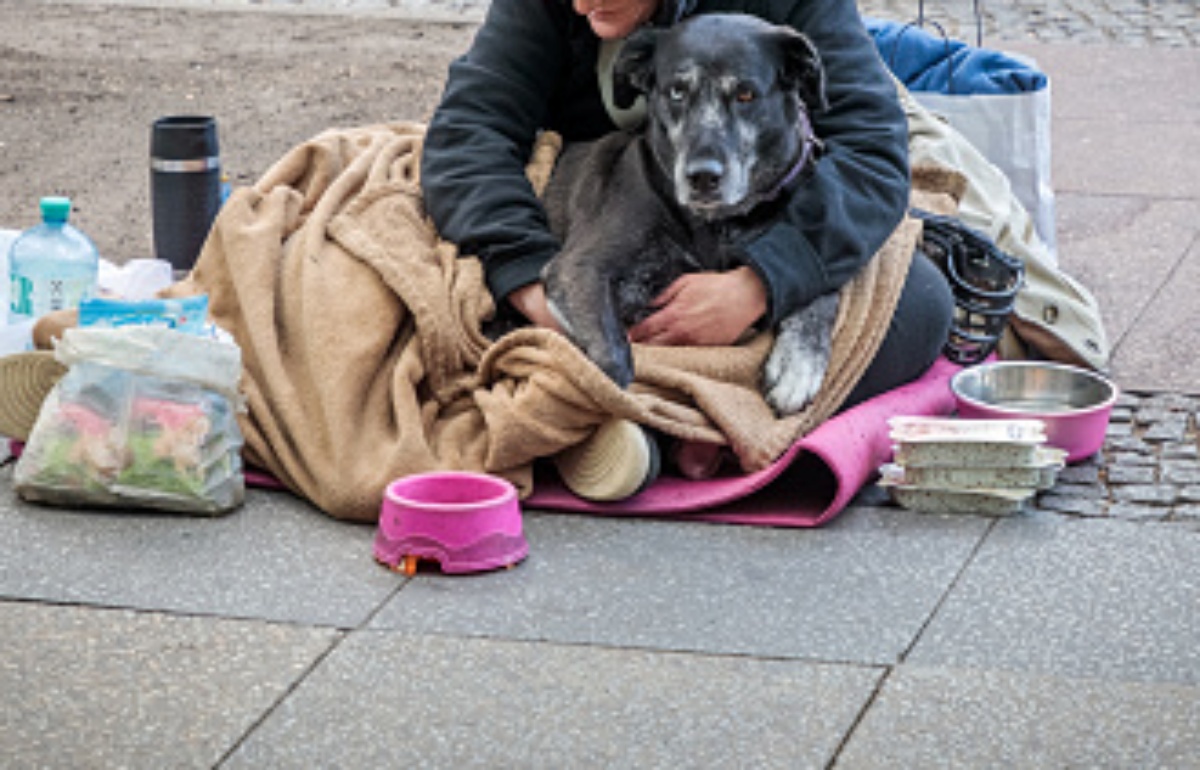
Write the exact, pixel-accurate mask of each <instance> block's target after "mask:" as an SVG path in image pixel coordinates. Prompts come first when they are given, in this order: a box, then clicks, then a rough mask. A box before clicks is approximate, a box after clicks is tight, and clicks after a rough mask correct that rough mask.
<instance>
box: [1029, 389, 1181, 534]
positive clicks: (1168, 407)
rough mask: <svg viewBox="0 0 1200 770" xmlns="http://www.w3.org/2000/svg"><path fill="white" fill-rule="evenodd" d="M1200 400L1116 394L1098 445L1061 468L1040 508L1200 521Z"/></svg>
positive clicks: (1116, 516) (1089, 514)
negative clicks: (1094, 452)
mask: <svg viewBox="0 0 1200 770" xmlns="http://www.w3.org/2000/svg"><path fill="white" fill-rule="evenodd" d="M1198 421H1200V398H1195V397H1192V396H1184V395H1180V394H1176V393H1153V394H1145V393H1143V394H1137V393H1125V394H1122V395H1121V397H1120V400H1119V401H1118V402H1117V405H1116V407H1115V408H1114V409H1113V415H1112V421H1111V424H1110V425H1109V430H1108V437H1107V438H1106V440H1105V445H1104V450H1103V451H1102V452H1101V453H1100V454H1098V455H1097V456H1096V457H1094V458H1092V459H1091V460H1088V461H1086V462H1083V463H1080V464H1078V465H1074V466H1070V467H1068V468H1066V469H1064V470H1063V471H1062V472H1061V473H1060V474H1059V477H1058V483H1057V484H1056V485H1055V487H1054V488H1053V489H1052V490H1050V491H1048V492H1045V493H1043V494H1042V495H1040V496H1039V498H1038V500H1037V506H1038V507H1039V508H1041V509H1043V510H1050V511H1056V512H1058V513H1062V514H1065V515H1072V516H1081V517H1088V518H1093V517H1109V518H1114V519H1126V520H1141V521H1182V522H1191V523H1200V450H1198V449H1197V443H1198V435H1197V425H1198Z"/></svg>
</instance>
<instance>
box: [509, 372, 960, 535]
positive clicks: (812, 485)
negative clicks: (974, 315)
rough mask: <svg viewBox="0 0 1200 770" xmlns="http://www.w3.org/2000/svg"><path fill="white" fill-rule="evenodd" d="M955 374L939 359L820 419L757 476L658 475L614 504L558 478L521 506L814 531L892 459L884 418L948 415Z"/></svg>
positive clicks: (540, 482)
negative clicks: (903, 381)
mask: <svg viewBox="0 0 1200 770" xmlns="http://www.w3.org/2000/svg"><path fill="white" fill-rule="evenodd" d="M959 369H960V367H959V366H958V365H956V364H953V363H951V362H950V361H947V360H946V359H944V358H939V359H938V360H937V361H936V362H935V363H934V365H933V366H932V367H930V369H929V371H927V372H926V373H925V374H924V375H923V376H922V377H921V378H920V379H918V380H915V381H913V382H910V383H908V384H907V385H903V386H901V387H899V388H896V389H894V390H891V391H888V392H887V393H884V394H882V395H880V396H876V397H875V398H873V399H871V400H869V401H864V402H863V403H861V404H859V405H858V406H856V407H853V408H852V409H847V410H846V411H844V412H842V413H841V414H839V415H837V416H835V417H833V418H831V419H829V420H827V421H826V422H825V423H824V424H822V425H821V426H820V427H819V428H817V429H816V430H814V431H813V432H812V433H810V434H808V435H807V436H805V437H804V438H802V439H800V440H799V441H797V442H796V443H795V444H793V445H792V446H791V447H790V448H789V449H788V450H787V451H786V452H784V453H783V455H782V456H781V457H780V458H779V459H778V460H776V461H775V462H774V463H772V464H771V465H770V466H768V467H766V468H764V469H763V470H761V471H758V472H756V473H750V474H742V475H727V476H717V477H714V478H711V479H703V480H691V479H685V478H682V477H672V476H663V477H661V478H660V479H659V480H658V481H656V482H655V483H654V484H652V485H651V486H650V487H649V488H648V489H646V490H645V491H644V492H642V493H641V494H639V495H637V496H636V497H633V498H630V499H629V500H623V501H621V502H617V503H592V502H588V501H587V500H581V499H580V498H578V497H576V496H575V495H573V494H571V492H569V491H568V490H567V489H566V488H565V487H564V486H562V484H561V483H560V482H559V481H558V479H557V478H555V477H549V478H545V479H542V478H539V479H538V481H537V484H536V485H535V489H534V493H533V495H532V496H530V498H529V499H527V500H526V501H525V503H524V504H525V507H526V509H533V508H545V509H553V510H558V511H568V512H575V513H595V514H605V515H612V516H656V517H679V518H686V519H694V520H698V521H711V522H720V523H726V524H756V525H760V526H772V527H816V526H819V525H821V524H824V523H825V522H827V521H829V520H830V519H832V518H833V517H834V516H836V515H838V514H839V513H841V512H842V510H843V509H844V508H845V507H846V505H847V504H848V503H849V502H850V500H851V499H853V497H854V495H856V494H857V493H858V491H859V490H860V489H862V487H863V486H864V485H865V484H866V483H867V482H868V481H870V480H871V479H872V478H873V477H874V476H875V473H876V471H877V470H878V468H879V466H880V465H882V464H883V463H885V462H887V461H888V460H890V459H891V457H892V442H891V440H890V439H889V438H888V424H887V421H888V419H889V418H890V417H894V416H896V415H922V416H941V415H948V414H950V413H951V412H953V411H954V397H953V395H952V394H951V392H950V378H951V377H952V376H953V375H954V373H955V372H957V371H958V370H959Z"/></svg>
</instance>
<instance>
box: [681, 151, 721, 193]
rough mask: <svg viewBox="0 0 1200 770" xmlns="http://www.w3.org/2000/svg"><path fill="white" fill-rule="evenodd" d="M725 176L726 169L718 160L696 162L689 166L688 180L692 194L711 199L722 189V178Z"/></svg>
mask: <svg viewBox="0 0 1200 770" xmlns="http://www.w3.org/2000/svg"><path fill="white" fill-rule="evenodd" d="M724 175H725V167H724V166H722V165H721V163H720V162H719V161H716V160H696V161H692V162H691V163H689V164H688V167H687V180H688V185H689V186H690V187H691V188H692V192H693V193H694V194H696V195H700V196H703V197H711V196H712V195H714V194H716V192H717V191H718V190H719V189H720V187H721V177H723V176H724Z"/></svg>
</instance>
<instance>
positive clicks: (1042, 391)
mask: <svg viewBox="0 0 1200 770" xmlns="http://www.w3.org/2000/svg"><path fill="white" fill-rule="evenodd" d="M950 389H951V390H952V391H953V392H954V398H955V400H956V401H957V403H958V412H959V414H960V415H961V416H963V417H968V418H971V417H974V418H987V419H997V418H1000V419H1003V418H1034V419H1040V420H1042V421H1044V422H1045V423H1046V437H1047V443H1049V444H1050V445H1051V446H1056V447H1059V448H1061V449H1065V450H1066V451H1067V460H1068V461H1069V462H1074V461H1076V460H1080V459H1083V458H1085V457H1088V456H1090V455H1092V454H1095V453H1096V452H1097V451H1098V450H1099V449H1100V447H1101V446H1102V445H1103V444H1104V436H1105V434H1106V433H1107V431H1108V421H1109V418H1110V417H1111V415H1112V408H1113V404H1115V403H1116V400H1117V395H1118V392H1119V391H1118V389H1117V386H1116V385H1115V384H1114V383H1113V382H1112V381H1111V380H1109V379H1107V378H1106V377H1104V376H1103V375H1100V374H1098V373H1096V372H1093V371H1089V370H1087V369H1081V368H1079V367H1076V366H1068V365H1066V364H1056V363H1049V362H1044V361H998V362H995V363H987V364H979V365H978V366H973V367H971V368H969V369H963V370H962V371H961V372H959V373H958V374H956V375H954V377H953V378H952V379H951V380H950Z"/></svg>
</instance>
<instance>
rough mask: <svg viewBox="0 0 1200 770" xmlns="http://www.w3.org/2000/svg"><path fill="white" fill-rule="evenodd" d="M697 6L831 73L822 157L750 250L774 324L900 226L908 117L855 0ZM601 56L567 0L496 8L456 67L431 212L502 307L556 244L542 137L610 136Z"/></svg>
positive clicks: (438, 121) (431, 153) (722, 1)
mask: <svg viewBox="0 0 1200 770" xmlns="http://www.w3.org/2000/svg"><path fill="white" fill-rule="evenodd" d="M679 5H680V3H679V2H672V0H665V2H664V8H663V9H662V10H661V12H660V13H659V15H658V17H656V21H657V22H658V23H670V21H671V17H672V16H674V15H676V13H677V11H676V9H677V7H678V6H679ZM683 5H684V6H685V8H686V7H687V6H691V5H693V2H692V0H684V2H683ZM694 5H695V8H694V9H692V10H691V11H690V12H691V13H694V14H700V13H713V12H734V13H749V14H753V15H755V16H759V17H761V18H763V19H765V20H767V21H771V22H774V23H778V24H789V25H791V26H792V27H794V28H796V29H798V30H800V31H801V32H803V33H804V34H806V35H807V36H808V37H809V38H810V39H811V40H812V42H813V44H814V45H815V46H816V48H817V51H818V52H819V54H820V55H821V58H822V61H823V62H824V65H825V70H826V78H827V96H828V99H829V105H830V106H829V109H828V110H827V111H824V112H821V113H818V114H816V115H814V116H813V125H814V129H815V132H816V134H817V136H818V137H820V138H821V140H822V141H823V142H824V143H825V153H824V155H823V157H822V158H821V160H820V162H819V164H818V165H817V168H816V171H815V173H814V174H813V175H812V176H810V177H808V178H807V179H806V180H805V181H804V182H803V184H802V185H801V186H800V187H799V188H798V189H797V190H796V192H795V193H794V194H793V197H792V200H791V201H790V202H789V205H788V214H787V218H786V219H785V221H782V222H780V223H778V224H777V225H775V226H773V227H772V228H771V229H769V230H767V231H766V232H765V233H764V234H763V235H761V236H760V237H758V238H757V239H755V240H754V241H751V242H748V243H746V244H743V247H742V251H743V259H744V261H745V262H746V264H748V265H750V266H751V267H752V268H753V269H755V270H756V271H757V273H758V274H759V276H760V277H761V278H762V279H763V281H764V283H765V284H766V286H767V290H768V300H769V311H768V314H769V318H768V319H767V320H768V321H769V322H774V321H776V320H778V319H779V318H781V317H783V316H785V315H787V314H788V313H790V312H791V311H792V310H795V309H796V308H798V307H801V306H803V305H804V304H805V303H807V302H808V301H809V300H811V299H812V298H813V297H815V296H817V295H819V294H823V293H825V292H828V291H831V290H835V289H837V288H838V287H840V286H841V285H842V284H843V283H845V282H846V281H847V280H849V279H850V278H851V277H852V276H853V275H854V274H855V273H856V272H857V271H858V269H859V267H861V266H862V265H863V264H864V263H865V262H866V261H867V260H868V259H869V258H870V257H871V256H872V255H873V254H874V253H875V252H876V250H878V248H879V247H880V246H881V245H882V244H883V242H884V241H885V240H886V239H887V237H888V236H889V235H890V234H891V232H892V230H893V229H894V228H895V227H896V225H897V223H898V222H899V221H900V218H901V216H902V215H903V213H904V211H905V208H906V206H907V204H908V190H909V178H908V158H907V138H908V137H907V125H906V122H905V117H904V113H903V111H902V110H901V108H900V105H899V103H898V102H897V98H896V90H895V87H894V85H893V83H892V81H891V79H890V77H889V75H888V74H887V70H886V68H885V67H884V65H883V63H882V62H881V61H880V59H879V55H878V53H877V52H876V49H875V46H874V44H873V43H872V41H871V39H870V37H869V36H868V35H867V33H866V31H865V29H864V28H863V24H862V21H861V20H860V18H859V16H858V11H857V8H856V5H855V2H854V0H695V2H694ZM598 50H599V41H598V40H597V38H596V36H595V35H594V34H593V33H592V31H591V29H590V27H589V26H588V23H587V20H586V19H585V18H584V17H582V16H579V15H578V14H576V13H575V12H574V11H573V10H572V9H571V4H570V2H569V0H492V3H491V6H490V9H489V11H488V14H487V17H486V19H485V21H484V23H483V25H482V26H481V27H480V29H479V31H478V33H477V35H476V37H475V41H474V43H473V44H472V45H471V48H470V50H468V51H467V53H466V54H465V55H463V56H462V57H461V58H459V59H457V60H456V61H454V62H453V63H452V64H451V65H450V72H449V76H448V78H447V81H446V88H445V92H444V94H443V96H442V101H441V104H440V106H439V107H438V109H437V111H436V112H435V114H434V116H433V119H432V121H431V122H430V125H429V132H428V135H427V137H426V140H425V148H424V155H423V159H422V171H421V180H422V186H423V192H424V196H425V206H426V210H427V212H428V213H429V215H430V216H431V217H432V219H433V221H434V223H435V224H436V225H437V227H438V229H439V232H440V233H441V235H442V236H443V237H445V238H447V239H448V240H450V241H452V242H454V243H456V244H457V245H458V246H459V248H460V251H461V252H462V253H464V254H476V255H478V256H479V257H480V258H482V259H483V261H484V265H485V271H486V274H487V281H488V287H489V288H490V290H491V291H492V293H493V295H495V296H496V297H497V299H498V300H499V299H501V298H503V297H506V296H507V295H508V294H509V292H511V291H513V290H514V289H517V288H519V287H521V286H523V285H525V284H528V283H531V282H534V281H537V280H538V278H539V272H540V271H541V268H542V266H543V265H544V264H545V263H546V262H547V261H549V260H550V258H551V257H553V256H554V254H555V253H557V251H558V249H559V244H558V242H557V241H556V240H555V239H554V237H553V236H552V235H551V234H550V232H549V230H548V228H547V224H546V217H545V213H544V212H543V210H542V207H541V205H540V203H539V202H538V200H537V198H536V196H535V195H534V193H533V190H532V188H531V187H530V185H529V183H528V181H527V180H526V178H525V173H524V169H525V164H526V162H527V161H528V159H529V155H530V151H531V148H532V146H533V143H534V141H535V138H536V136H537V134H538V132H539V131H540V130H541V129H553V130H555V131H557V132H559V133H561V134H562V135H563V137H564V139H565V140H567V141H580V140H589V139H595V138H597V137H599V136H601V135H603V134H605V133H607V132H610V131H613V130H615V126H614V124H613V123H612V120H611V118H610V117H609V115H608V113H607V112H606V111H605V108H604V104H603V101H602V99H601V96H600V90H599V85H598V82H597V77H596V69H595V67H596V58H597V54H598ZM598 215H602V214H600V213H599V212H598Z"/></svg>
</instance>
